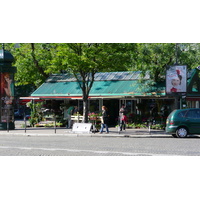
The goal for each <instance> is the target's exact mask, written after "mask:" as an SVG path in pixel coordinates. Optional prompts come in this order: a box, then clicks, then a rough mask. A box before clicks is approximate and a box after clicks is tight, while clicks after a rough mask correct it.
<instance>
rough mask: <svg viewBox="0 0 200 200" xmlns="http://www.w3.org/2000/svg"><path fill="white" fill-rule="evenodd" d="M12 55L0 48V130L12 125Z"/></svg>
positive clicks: (13, 70)
mask: <svg viewBox="0 0 200 200" xmlns="http://www.w3.org/2000/svg"><path fill="white" fill-rule="evenodd" d="M13 61H14V57H13V56H12V54H11V53H10V52H8V51H6V50H5V49H4V44H2V49H1V50H0V130H8V131H9V129H10V130H13V129H14V128H15V125H14V107H13V103H14V73H15V72H16V67H12V62H13Z"/></svg>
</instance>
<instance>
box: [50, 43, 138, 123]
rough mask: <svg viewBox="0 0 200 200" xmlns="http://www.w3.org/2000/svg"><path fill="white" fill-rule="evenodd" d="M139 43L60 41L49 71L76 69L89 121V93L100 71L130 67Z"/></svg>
mask: <svg viewBox="0 0 200 200" xmlns="http://www.w3.org/2000/svg"><path fill="white" fill-rule="evenodd" d="M134 48H135V44H105V43H103V44H99V43H73V44H59V45H57V48H56V49H55V52H53V54H54V55H55V57H54V59H53V60H52V65H51V66H50V67H49V69H48V72H49V73H50V72H58V71H60V70H65V71H66V72H68V73H72V74H73V75H74V76H75V78H76V80H77V82H78V84H79V86H80V88H81V90H82V94H83V118H84V122H88V96H89V93H90V90H91V88H92V85H93V82H94V75H95V73H96V72H103V71H124V70H125V71H126V70H127V65H129V64H130V63H131V54H130V51H133V50H134Z"/></svg>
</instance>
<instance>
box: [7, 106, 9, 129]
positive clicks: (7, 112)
mask: <svg viewBox="0 0 200 200" xmlns="http://www.w3.org/2000/svg"><path fill="white" fill-rule="evenodd" d="M7 132H9V108H7Z"/></svg>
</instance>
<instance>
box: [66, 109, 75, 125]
mask: <svg viewBox="0 0 200 200" xmlns="http://www.w3.org/2000/svg"><path fill="white" fill-rule="evenodd" d="M73 111H74V106H70V107H69V108H68V109H67V120H68V128H71V126H72V121H71V116H72V114H73Z"/></svg>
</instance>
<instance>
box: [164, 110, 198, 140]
mask: <svg viewBox="0 0 200 200" xmlns="http://www.w3.org/2000/svg"><path fill="white" fill-rule="evenodd" d="M165 131H166V132H167V133H170V134H172V136H173V137H179V138H184V137H187V135H189V134H200V109H199V108H188V109H178V110H174V111H172V112H171V113H170V115H169V116H168V117H167V121H166V128H165Z"/></svg>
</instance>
